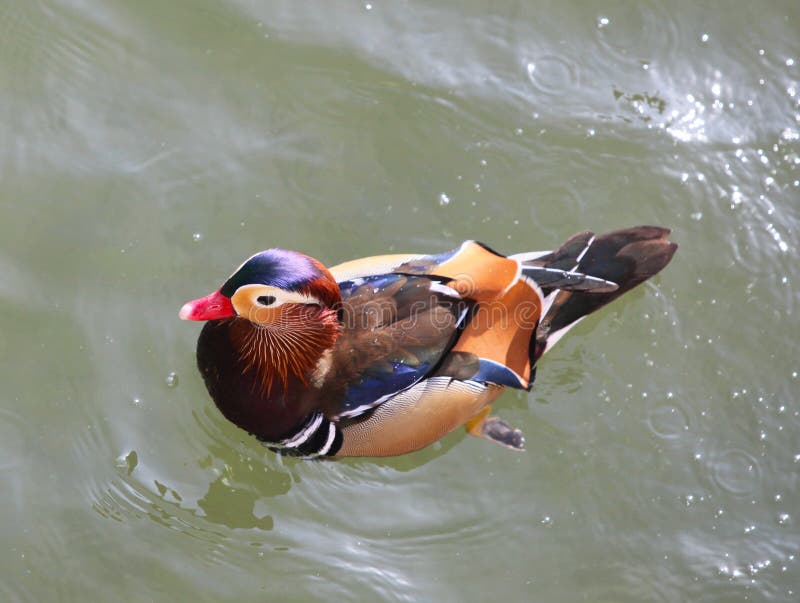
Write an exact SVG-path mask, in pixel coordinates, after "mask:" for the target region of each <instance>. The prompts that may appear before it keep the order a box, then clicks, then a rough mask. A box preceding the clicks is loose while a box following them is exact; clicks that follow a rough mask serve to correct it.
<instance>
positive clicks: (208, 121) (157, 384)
mask: <svg viewBox="0 0 800 603" xmlns="http://www.w3.org/2000/svg"><path fill="white" fill-rule="evenodd" d="M272 4H274V5H272ZM487 6H488V5H487V4H486V3H485V2H475V1H473V2H465V1H460V2H450V3H444V2H435V3H434V2H430V3H425V2H410V3H396V2H392V3H389V2H378V1H375V2H371V3H369V4H367V3H358V2H351V3H330V2H315V3H304V4H302V5H300V4H287V3H280V4H279V3H264V2H253V1H250V2H248V1H245V0H239V1H234V0H231V1H228V2H204V1H200V2H196V1H194V2H188V1H186V0H184V1H177V2H170V3H162V2H150V1H145V2H131V1H122V0H116V1H113V0H112V1H110V2H109V1H104V2H100V1H98V0H64V1H61V2H53V1H48V0H41V1H38V2H25V3H23V2H10V1H9V2H5V3H3V4H2V5H0V34H1V35H0V40H2V42H0V47H1V48H2V50H3V52H2V53H0V83H2V87H3V94H2V96H1V97H0V140H1V141H2V143H1V144H0V166H2V167H0V170H2V186H0V207H1V208H2V209H1V210H0V211H2V220H0V274H2V278H0V331H1V332H2V345H1V346H0V360H1V362H0V380H1V381H2V383H3V384H4V387H3V395H2V396H0V488H2V491H3V493H4V496H3V497H2V503H1V504H0V541H1V542H2V543H3V545H2V547H0V567H2V570H0V571H1V572H2V574H0V577H1V578H2V579H1V580H0V599H2V600H7V601H55V600H58V601H86V600H90V601H112V600H113V601H116V600H125V601H152V600H158V601H163V600H187V599H190V598H191V599H193V600H198V601H255V600H258V601H264V600H268V601H323V600H332V599H339V600H364V601H367V600H385V601H425V600H437V601H464V600H470V601H486V600H490V598H491V599H497V600H501V599H502V600H509V601H552V602H557V601H570V602H571V601H576V600H584V601H631V602H639V601H669V602H672V601H742V600H748V601H795V600H797V597H798V592H800V568H799V567H798V565H799V564H800V559H798V556H799V555H800V551H798V548H800V547H799V546H798V543H800V529H798V525H799V524H800V511H798V509H800V494H798V486H799V485H800V484H799V483H798V481H799V479H798V475H800V461H798V459H799V458H800V437H799V436H798V433H800V403H798V400H797V392H798V385H799V381H798V372H800V361H799V360H798V357H800V354H798V345H797V336H798V333H800V330H798V326H799V325H798V319H797V312H798V295H797V283H798V279H800V268H798V264H797V250H798V232H800V205H798V199H799V198H800V142H798V137H799V135H798V131H800V5H798V4H797V3H796V2H790V1H787V2H770V3H751V4H745V3H735V4H731V3H723V2H719V3H710V4H709V3H705V4H704V5H703V6H697V5H696V3H694V2H679V3H671V4H664V3H660V2H654V1H645V2H630V3H628V2H622V1H617V0H608V1H606V2H601V3H589V2H582V1H577V0H572V1H570V2H546V1H537V2H525V3H500V4H497V3H495V4H494V5H493V8H487ZM639 223H655V224H661V225H667V226H671V227H672V228H673V229H674V237H673V238H674V239H675V240H676V241H677V242H678V243H679V244H680V245H681V248H680V250H679V252H678V254H677V255H676V257H675V260H674V261H673V263H672V265H670V267H669V268H668V269H667V270H666V271H665V272H664V273H663V274H662V275H660V276H659V277H658V278H656V279H655V280H654V281H653V282H652V283H650V284H648V285H646V286H645V287H642V288H641V289H640V290H638V291H637V292H636V293H633V294H631V295H629V296H627V297H626V298H625V299H624V300H621V301H618V302H616V303H615V304H614V305H613V306H612V307H611V308H608V309H607V310H605V311H603V312H602V313H601V314H600V315H598V316H596V317H593V318H591V319H589V320H587V321H585V322H584V323H583V324H582V325H581V326H580V327H579V328H577V329H576V331H575V332H574V334H572V335H571V336H570V337H569V338H567V339H565V340H564V341H563V342H562V343H561V344H559V346H558V347H557V348H556V349H555V350H554V351H553V353H552V355H551V356H550V357H549V358H547V359H546V360H545V361H544V362H543V363H542V365H541V367H540V370H539V378H538V381H537V384H536V387H535V389H534V391H533V392H532V393H531V394H529V395H528V394H519V393H509V394H507V395H505V396H504V397H503V398H502V400H501V401H500V402H499V403H498V404H497V405H496V408H497V409H498V412H499V414H501V415H502V416H503V417H504V418H505V419H506V420H508V421H509V423H511V424H513V425H514V426H517V427H520V428H521V429H522V430H523V431H524V432H525V434H526V436H527V448H528V450H527V452H526V453H523V454H514V453H512V452H510V451H508V450H505V449H502V448H500V447H495V446H491V445H489V444H488V443H486V442H483V441H479V440H475V439H472V438H467V437H465V436H464V435H463V434H462V433H456V434H452V435H450V436H449V437H447V438H445V439H444V440H443V441H442V442H441V443H439V444H437V445H435V446H432V447H430V448H428V449H426V450H423V451H421V452H419V453H416V454H413V455H409V456H406V457H401V458H396V459H387V460H382V461H379V462H373V461H370V460H349V461H343V462H334V463H324V462H302V461H296V460H291V459H289V460H286V459H283V460H282V459H279V458H276V457H275V456H274V455H272V454H271V453H269V452H266V451H265V450H264V449H263V448H262V447H261V446H260V445H259V444H257V443H256V442H255V441H253V439H252V438H250V437H248V436H247V435H246V434H244V433H242V432H240V431H238V430H237V429H235V428H234V427H232V426H231V425H229V424H228V423H226V422H225V420H224V419H222V418H221V416H220V415H219V414H218V412H217V411H216V409H215V408H214V407H213V405H212V403H211V402H210V400H209V399H208V396H207V395H206V393H205V390H204V387H203V385H202V382H201V381H200V379H199V377H198V375H197V373H196V371H195V368H194V357H193V352H194V342H195V339H196V336H197V333H198V331H199V325H192V324H187V323H182V322H180V321H178V320H177V311H178V309H179V308H180V306H181V304H182V303H183V302H184V301H186V300H187V299H190V298H194V297H197V296H199V295H202V294H205V293H207V292H208V291H210V290H212V289H214V288H216V287H217V286H219V284H220V283H221V282H222V280H223V279H224V278H225V277H226V276H227V275H228V274H229V273H230V271H231V270H232V269H233V268H234V267H235V266H237V265H238V264H239V263H240V262H241V260H242V259H244V258H245V257H247V256H249V255H250V254H251V253H253V252H254V251H257V250H260V249H262V248H265V247H268V246H284V247H289V248H294V249H299V250H302V251H305V252H307V253H310V254H312V255H314V256H316V257H318V258H320V259H322V260H323V261H325V262H327V263H330V264H332V263H335V262H338V261H341V260H345V259H349V258H352V257H358V256H363V255H369V254H374V253H380V252H386V251H395V252H401V251H424V252H433V251H439V250H444V249H448V248H452V247H454V246H455V245H457V244H458V243H459V242H460V241H461V240H462V239H465V238H478V239H480V240H482V241H485V242H486V243H488V244H489V245H491V246H493V247H496V248H498V249H502V250H505V251H507V252H517V251H525V250H529V249H536V248H542V247H548V246H550V245H553V244H556V243H558V242H560V241H561V240H562V239H563V238H564V237H566V236H568V235H570V234H572V233H573V232H575V231H578V230H581V229H583V228H593V229H595V230H598V231H599V230H603V229H610V228H615V227H621V226H627V225H632V224H639Z"/></svg>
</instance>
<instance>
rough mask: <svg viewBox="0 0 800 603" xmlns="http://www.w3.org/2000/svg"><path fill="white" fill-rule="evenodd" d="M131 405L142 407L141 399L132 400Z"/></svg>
mask: <svg viewBox="0 0 800 603" xmlns="http://www.w3.org/2000/svg"><path fill="white" fill-rule="evenodd" d="M133 405H134V406H139V407H141V405H142V399H141V398H134V399H133Z"/></svg>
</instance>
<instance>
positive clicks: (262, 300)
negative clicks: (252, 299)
mask: <svg viewBox="0 0 800 603" xmlns="http://www.w3.org/2000/svg"><path fill="white" fill-rule="evenodd" d="M276 300H277V298H276V297H275V296H274V295H261V296H259V297H258V298H256V301H257V302H258V303H259V304H261V305H262V306H271V305H272V304H274V303H275V301H276Z"/></svg>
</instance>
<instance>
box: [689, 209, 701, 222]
mask: <svg viewBox="0 0 800 603" xmlns="http://www.w3.org/2000/svg"><path fill="white" fill-rule="evenodd" d="M691 218H692V220H694V221H695V222H699V221H700V220H702V219H703V212H701V211H696V212H694V213H693V214H691Z"/></svg>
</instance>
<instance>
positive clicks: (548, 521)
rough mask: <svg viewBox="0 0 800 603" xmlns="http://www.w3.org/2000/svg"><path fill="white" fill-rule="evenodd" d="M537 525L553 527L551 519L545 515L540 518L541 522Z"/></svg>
mask: <svg viewBox="0 0 800 603" xmlns="http://www.w3.org/2000/svg"><path fill="white" fill-rule="evenodd" d="M539 523H541V524H542V525H543V526H551V525H553V518H552V517H550V516H549V515H545V516H544V517H542V520H541V521H540V522H539Z"/></svg>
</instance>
